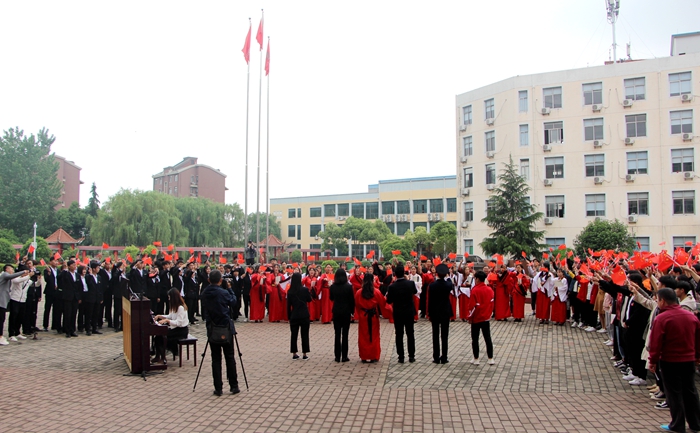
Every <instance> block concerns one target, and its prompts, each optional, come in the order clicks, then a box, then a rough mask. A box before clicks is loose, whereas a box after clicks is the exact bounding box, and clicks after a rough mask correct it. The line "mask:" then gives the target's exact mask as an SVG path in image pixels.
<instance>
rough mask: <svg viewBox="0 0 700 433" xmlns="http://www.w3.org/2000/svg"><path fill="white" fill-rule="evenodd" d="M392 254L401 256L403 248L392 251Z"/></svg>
mask: <svg viewBox="0 0 700 433" xmlns="http://www.w3.org/2000/svg"><path fill="white" fill-rule="evenodd" d="M391 254H393V255H395V256H400V255H401V250H393V251H392V252H391Z"/></svg>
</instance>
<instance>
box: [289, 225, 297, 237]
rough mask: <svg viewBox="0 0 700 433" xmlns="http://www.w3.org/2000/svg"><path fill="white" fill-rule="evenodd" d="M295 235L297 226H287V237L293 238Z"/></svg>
mask: <svg viewBox="0 0 700 433" xmlns="http://www.w3.org/2000/svg"><path fill="white" fill-rule="evenodd" d="M296 235H297V226H295V225H293V224H292V225H288V226H287V237H289V238H293V237H295V236H296Z"/></svg>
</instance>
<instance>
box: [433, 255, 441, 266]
mask: <svg viewBox="0 0 700 433" xmlns="http://www.w3.org/2000/svg"><path fill="white" fill-rule="evenodd" d="M440 263H442V260H440V257H435V258H434V259H433V264H434V265H435V266H437V265H439V264H440Z"/></svg>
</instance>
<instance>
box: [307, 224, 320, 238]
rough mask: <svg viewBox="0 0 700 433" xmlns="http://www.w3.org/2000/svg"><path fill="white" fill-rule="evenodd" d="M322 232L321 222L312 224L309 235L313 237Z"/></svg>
mask: <svg viewBox="0 0 700 433" xmlns="http://www.w3.org/2000/svg"><path fill="white" fill-rule="evenodd" d="M319 233H321V224H311V225H310V226H309V236H311V237H312V238H313V237H315V236H316V235H317V234H319Z"/></svg>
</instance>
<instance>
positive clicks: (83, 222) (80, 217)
mask: <svg viewBox="0 0 700 433" xmlns="http://www.w3.org/2000/svg"><path fill="white" fill-rule="evenodd" d="M86 227H87V213H86V212H85V210H84V209H81V208H80V205H79V204H78V202H77V201H74V202H73V203H71V204H70V206H69V207H68V208H61V209H59V210H57V211H56V212H55V213H54V215H53V218H52V223H51V224H50V229H49V231H50V232H51V233H53V232H54V231H56V230H58V229H59V228H63V230H65V231H66V232H67V233H68V234H69V235H71V236H72V237H74V238H75V239H80V238H82V237H84V236H85V234H86V233H87V228H86Z"/></svg>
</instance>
